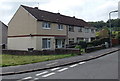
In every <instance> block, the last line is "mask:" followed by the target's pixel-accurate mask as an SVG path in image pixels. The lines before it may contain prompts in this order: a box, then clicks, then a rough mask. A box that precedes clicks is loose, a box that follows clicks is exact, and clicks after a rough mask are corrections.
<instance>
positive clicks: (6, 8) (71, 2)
mask: <svg viewBox="0 0 120 81" xmlns="http://www.w3.org/2000/svg"><path fill="white" fill-rule="evenodd" d="M118 1H119V0H1V1H0V6H1V8H0V12H2V13H0V20H1V21H4V22H5V23H8V22H9V20H10V19H9V18H11V17H12V16H13V15H14V13H15V12H16V10H17V9H18V7H19V6H20V5H21V4H24V5H28V6H31V7H35V6H38V3H39V9H42V10H46V11H50V12H55V13H57V12H58V11H59V12H60V13H61V14H63V15H68V16H76V17H77V18H80V19H84V20H86V21H99V20H104V21H107V20H108V13H109V12H110V11H112V10H116V9H117V7H118ZM3 15H4V16H3ZM3 17H4V18H3ZM112 18H117V14H115V13H114V14H112Z"/></svg>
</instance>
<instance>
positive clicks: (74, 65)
mask: <svg viewBox="0 0 120 81" xmlns="http://www.w3.org/2000/svg"><path fill="white" fill-rule="evenodd" d="M77 65H78V64H74V65H71V66H70V67H75V66H77Z"/></svg>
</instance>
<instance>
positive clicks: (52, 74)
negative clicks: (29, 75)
mask: <svg viewBox="0 0 120 81" xmlns="http://www.w3.org/2000/svg"><path fill="white" fill-rule="evenodd" d="M54 74H55V73H49V74H46V75H43V76H42V77H48V76H51V75H54Z"/></svg>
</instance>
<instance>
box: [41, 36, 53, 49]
mask: <svg viewBox="0 0 120 81" xmlns="http://www.w3.org/2000/svg"><path fill="white" fill-rule="evenodd" d="M44 40H46V43H47V44H46V46H43V45H44ZM42 48H43V49H50V48H51V39H50V38H42Z"/></svg>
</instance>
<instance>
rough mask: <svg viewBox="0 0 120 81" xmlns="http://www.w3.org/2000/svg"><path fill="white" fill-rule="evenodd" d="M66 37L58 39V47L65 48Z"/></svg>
mask: <svg viewBox="0 0 120 81" xmlns="http://www.w3.org/2000/svg"><path fill="white" fill-rule="evenodd" d="M64 42H65V41H64V39H56V48H63V47H64V44H65V43H64Z"/></svg>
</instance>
